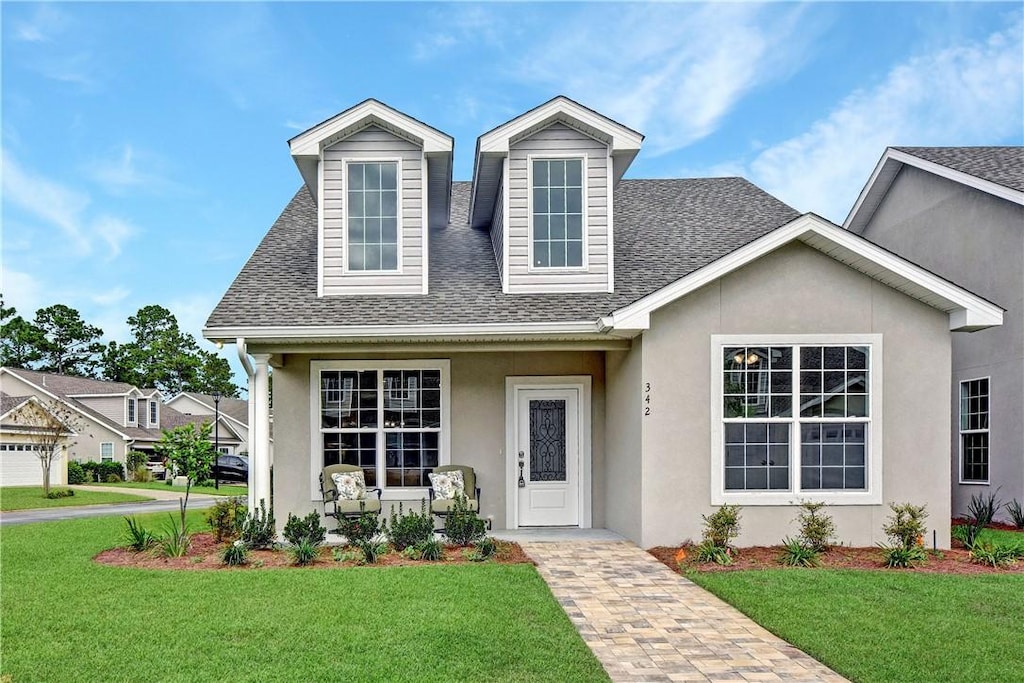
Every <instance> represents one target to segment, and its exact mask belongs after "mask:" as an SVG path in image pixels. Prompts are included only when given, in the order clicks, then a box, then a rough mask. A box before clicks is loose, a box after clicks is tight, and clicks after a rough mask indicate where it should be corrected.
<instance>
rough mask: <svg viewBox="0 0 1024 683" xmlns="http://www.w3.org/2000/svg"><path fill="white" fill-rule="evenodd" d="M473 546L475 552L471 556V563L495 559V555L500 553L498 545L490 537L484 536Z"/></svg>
mask: <svg viewBox="0 0 1024 683" xmlns="http://www.w3.org/2000/svg"><path fill="white" fill-rule="evenodd" d="M473 546H474V548H473V551H472V552H471V553H470V554H469V560H470V561H471V562H483V561H484V560H487V559H490V558H492V557H494V554H495V553H496V552H498V544H497V543H495V542H494V539H493V538H490V537H489V536H484V537H483V538H481V539H480V540H479V541H477V542H476V543H474V544H473Z"/></svg>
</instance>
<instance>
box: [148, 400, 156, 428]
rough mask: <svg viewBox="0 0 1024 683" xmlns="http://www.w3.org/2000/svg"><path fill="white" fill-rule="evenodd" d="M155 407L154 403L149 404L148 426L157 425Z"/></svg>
mask: <svg viewBox="0 0 1024 683" xmlns="http://www.w3.org/2000/svg"><path fill="white" fill-rule="evenodd" d="M157 418H158V415H157V406H156V401H150V402H149V426H150V427H156V425H157Z"/></svg>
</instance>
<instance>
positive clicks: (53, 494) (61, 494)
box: [46, 489, 75, 500]
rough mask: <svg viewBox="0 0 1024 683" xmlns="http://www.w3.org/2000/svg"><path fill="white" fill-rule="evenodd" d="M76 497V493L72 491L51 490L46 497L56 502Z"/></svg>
mask: <svg viewBox="0 0 1024 683" xmlns="http://www.w3.org/2000/svg"><path fill="white" fill-rule="evenodd" d="M74 495H75V492H74V491H72V490H71V489H50V492H49V493H47V494H46V497H47V498H50V499H51V500H54V499H57V498H71V497H72V496H74Z"/></svg>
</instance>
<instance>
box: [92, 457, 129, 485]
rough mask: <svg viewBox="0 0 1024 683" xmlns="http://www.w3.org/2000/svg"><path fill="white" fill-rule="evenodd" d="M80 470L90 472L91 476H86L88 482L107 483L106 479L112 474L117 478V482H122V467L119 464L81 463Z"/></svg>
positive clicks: (110, 462)
mask: <svg viewBox="0 0 1024 683" xmlns="http://www.w3.org/2000/svg"><path fill="white" fill-rule="evenodd" d="M82 469H83V470H87V471H91V472H92V474H91V475H88V476H87V480H88V481H89V482H99V481H107V478H108V477H109V476H110V475H112V474H113V475H116V476H117V477H118V481H124V465H122V464H121V463H119V462H114V461H108V462H92V461H90V462H85V463H82Z"/></svg>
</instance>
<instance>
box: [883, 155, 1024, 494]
mask: <svg viewBox="0 0 1024 683" xmlns="http://www.w3.org/2000/svg"><path fill="white" fill-rule="evenodd" d="M863 234H864V236H865V237H867V238H868V239H870V240H872V241H874V242H876V243H878V244H880V245H882V246H884V247H886V248H887V249H891V250H892V251H895V252H896V253H898V254H900V255H902V256H905V257H906V258H909V259H911V260H912V261H915V262H916V263H918V264H920V265H922V266H924V267H925V268H928V269H930V270H932V271H934V272H936V273H938V274H940V275H942V276H943V277H946V278H948V279H950V280H953V281H954V282H956V283H957V284H960V285H962V286H964V287H966V288H967V289H969V290H971V291H973V292H975V293H977V294H980V295H981V296H983V297H986V298H988V299H990V300H991V301H994V302H995V303H997V304H999V305H1000V306H1003V307H1005V308H1006V309H1007V310H1006V314H1005V316H1004V318H1003V325H1002V326H1001V327H994V328H991V329H988V330H982V331H980V332H973V333H956V334H954V335H953V361H952V368H953V383H952V387H953V391H952V396H951V402H950V408H951V414H952V416H953V419H952V423H951V435H950V443H951V459H950V470H951V475H952V481H953V485H952V497H953V502H952V505H953V510H954V512H956V513H962V512H964V511H965V510H966V508H967V505H968V503H969V502H970V499H971V496H972V495H974V494H976V493H981V494H983V495H987V494H989V493H992V492H995V490H996V489H997V488H998V489H999V493H998V495H999V497H1000V498H1002V499H1003V500H1008V499H1010V498H1016V499H1017V500H1020V501H1022V502H1024V207H1022V206H1020V205H1017V204H1013V203H1011V202H1008V201H1006V200H1003V199H999V198H997V197H993V196H992V195H989V194H986V193H984V192H981V191H979V190H975V189H972V188H970V187H967V186H965V185H962V184H960V183H956V182H954V181H952V180H947V179H945V178H940V177H938V176H935V175H932V174H930V173H927V172H926V171H922V170H920V169H917V168H914V167H911V166H905V167H904V168H903V170H902V171H900V173H899V175H898V176H897V177H896V180H895V182H894V183H893V185H892V187H891V188H890V190H889V192H888V194H887V195H886V197H885V199H884V200H883V202H882V203H881V205H880V206H879V208H878V210H877V211H876V212H875V215H874V216H873V217H872V219H871V221H870V222H869V223H868V225H867V227H866V228H865V230H864V233H863ZM979 377H990V378H991V379H990V382H989V385H990V391H991V410H992V414H991V432H990V436H989V438H990V442H989V443H990V446H989V448H990V472H989V476H990V479H989V481H990V485H988V486H986V485H977V484H960V483H959V480H960V435H959V427H958V419H959V400H958V393H959V385H960V382H961V381H962V380H968V379H976V378H979Z"/></svg>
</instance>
